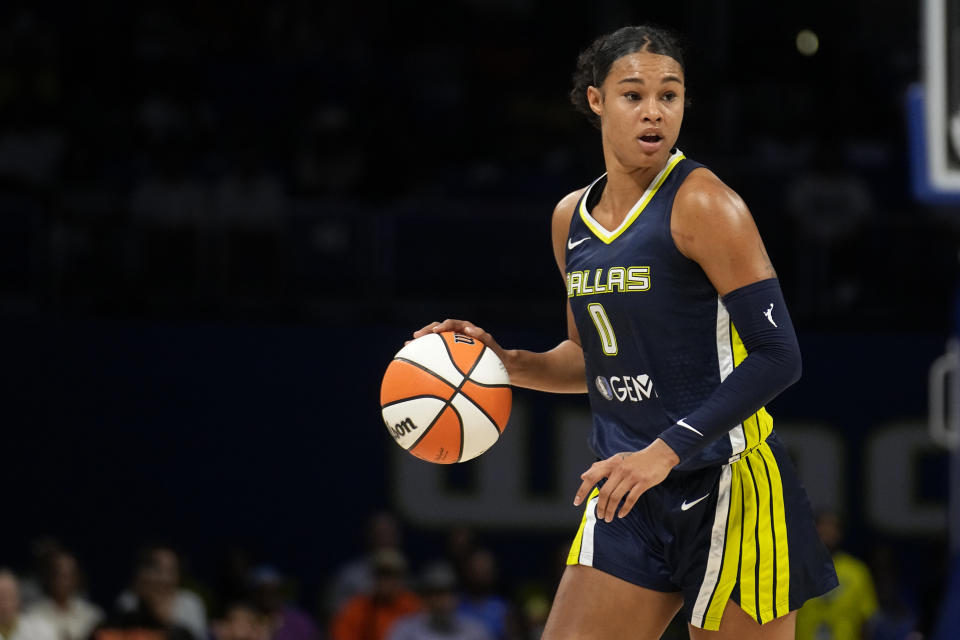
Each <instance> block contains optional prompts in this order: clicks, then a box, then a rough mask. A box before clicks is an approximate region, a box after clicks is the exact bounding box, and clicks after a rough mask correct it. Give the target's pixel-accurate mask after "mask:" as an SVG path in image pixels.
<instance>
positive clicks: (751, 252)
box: [670, 169, 777, 296]
mask: <svg viewBox="0 0 960 640" xmlns="http://www.w3.org/2000/svg"><path fill="white" fill-rule="evenodd" d="M670 233H671V234H672V235H673V241H674V243H675V244H676V246H677V249H679V250H680V252H681V253H682V254H683V255H685V256H687V257H688V258H690V259H691V260H693V261H695V262H696V263H697V264H699V265H700V267H701V268H702V269H703V271H704V273H706V274H707V277H708V278H709V279H710V282H712V283H713V286H714V288H716V290H717V293H718V294H719V295H721V296H723V295H726V294H727V293H729V292H731V291H733V290H734V289H739V288H740V287H744V286H746V285H748V284H751V283H754V282H757V281H758V280H765V279H767V278H775V277H776V275H777V274H776V272H775V271H774V270H773V265H772V264H771V263H770V258H769V257H768V256H767V251H766V249H765V248H764V246H763V241H762V240H761V239H760V232H759V231H758V230H757V225H756V223H755V222H754V220H753V216H752V215H750V210H749V209H747V205H746V204H745V203H744V202H743V200H742V199H741V198H740V196H739V195H737V193H736V192H735V191H733V189H731V188H730V187H728V186H727V185H725V184H724V183H723V182H721V181H720V179H719V178H717V176H715V175H714V174H713V173H712V172H710V171H708V170H706V169H697V170H695V171H693V172H692V173H691V174H690V175H689V176H688V177H687V179H686V180H685V181H684V182H683V185H682V186H681V187H680V190H679V191H678V192H677V196H676V198H675V199H674V203H673V213H672V217H671V220H670Z"/></svg>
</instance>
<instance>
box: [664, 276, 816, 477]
mask: <svg viewBox="0 0 960 640" xmlns="http://www.w3.org/2000/svg"><path fill="white" fill-rule="evenodd" d="M723 304H724V306H725V307H726V308H727V312H728V313H729V314H730V321H731V322H732V323H733V326H734V327H736V329H737V333H738V334H739V335H740V339H741V340H742V341H743V346H744V347H746V350H747V357H746V358H744V359H743V362H741V363H740V364H739V366H737V367H735V368H734V369H733V371H732V372H731V373H730V375H728V376H727V377H726V378H725V379H724V380H723V382H721V383H720V385H719V386H718V387H717V388H716V389H715V390H714V391H713V393H712V394H710V396H708V397H707V399H706V401H705V402H704V403H703V404H702V405H701V406H700V407H699V408H697V409H695V410H694V411H693V412H692V413H690V414H689V415H688V416H685V417H684V418H683V419H681V420H678V421H677V423H676V424H674V425H672V426H670V427H668V428H667V429H666V430H664V431H663V433H661V434H660V438H661V439H662V440H663V441H664V442H666V443H667V444H668V445H669V446H670V448H671V449H673V450H674V452H676V454H677V455H678V456H679V457H680V464H683V463H684V462H686V461H687V460H689V459H690V458H691V457H693V456H694V455H696V454H697V453H698V452H699V451H700V450H701V449H703V448H704V447H705V446H707V445H708V444H710V443H711V442H713V441H714V440H716V439H717V438H719V437H720V436H722V435H723V434H725V433H727V432H728V431H729V430H730V429H732V428H733V427H734V426H736V425H737V424H739V423H740V422H743V420H745V419H746V418H748V417H749V416H751V415H753V414H754V413H756V412H757V411H759V410H760V407H762V406H763V405H765V404H766V403H767V402H769V401H770V400H772V399H773V398H775V397H776V396H777V394H779V393H780V392H781V391H783V390H784V389H786V388H787V387H789V386H790V385H791V384H793V383H794V382H796V381H797V380H799V379H800V370H801V363H800V346H799V345H798V344H797V335H796V333H795V332H794V329H793V323H792V322H791V321H790V314H789V313H788V312H787V305H786V303H785V302H784V300H783V293H782V292H781V291H780V283H779V281H778V280H777V279H776V278H770V279H768V280H760V281H759V282H754V283H752V284H748V285H747V286H745V287H740V288H739V289H735V290H734V291H731V292H730V293H728V294H727V295H725V296H723Z"/></svg>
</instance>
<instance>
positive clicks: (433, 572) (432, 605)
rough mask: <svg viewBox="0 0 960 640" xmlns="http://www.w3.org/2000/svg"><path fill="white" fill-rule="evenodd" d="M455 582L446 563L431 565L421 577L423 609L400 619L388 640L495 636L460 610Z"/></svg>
mask: <svg viewBox="0 0 960 640" xmlns="http://www.w3.org/2000/svg"><path fill="white" fill-rule="evenodd" d="M456 583H457V580H456V575H455V574H454V572H453V569H452V568H451V567H450V565H448V564H447V563H445V562H439V563H434V564H432V565H430V566H428V567H427V568H426V569H425V570H424V572H423V574H422V576H421V578H420V581H419V587H420V596H421V597H422V598H423V604H424V610H423V611H422V612H419V613H412V614H410V615H408V616H404V617H402V618H400V619H399V620H397V623H396V624H395V625H394V626H393V629H392V630H391V631H390V633H389V634H388V636H387V638H388V640H444V639H449V640H492V637H491V636H490V634H489V633H488V632H487V629H486V628H485V627H484V626H483V624H482V623H481V622H479V621H478V620H474V619H473V618H470V617H468V616H465V615H463V614H460V613H457V595H456V592H455V588H456Z"/></svg>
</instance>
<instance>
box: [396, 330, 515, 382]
mask: <svg viewBox="0 0 960 640" xmlns="http://www.w3.org/2000/svg"><path fill="white" fill-rule="evenodd" d="M444 331H453V332H454V333H459V334H462V335H465V336H470V337H471V338H476V339H477V340H479V341H480V342H482V343H483V344H485V345H487V346H488V347H490V348H491V349H492V350H493V352H494V353H495V354H497V357H498V358H500V361H501V362H502V363H503V364H504V366H506V367H507V371H508V372H509V370H510V364H509V363H508V360H509V355H508V354H507V352H506V350H505V349H504V348H503V347H501V346H500V344H499V343H498V342H497V341H496V340H494V339H493V336H492V335H490V334H489V333H487V332H486V331H484V330H483V329H481V328H480V327H478V326H477V325H475V324H473V323H472V322H470V321H469V320H454V319H452V318H447V319H446V320H444V321H443V322H431V323H430V324H428V325H427V326H425V327H423V328H422V329H418V330H416V331H414V332H413V337H414V339H416V338H422V337H423V336H426V335H429V334H431V333H443V332H444Z"/></svg>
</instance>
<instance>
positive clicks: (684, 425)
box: [677, 420, 703, 438]
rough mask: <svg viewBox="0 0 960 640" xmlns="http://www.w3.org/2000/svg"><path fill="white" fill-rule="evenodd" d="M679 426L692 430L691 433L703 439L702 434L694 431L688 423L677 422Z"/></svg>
mask: <svg viewBox="0 0 960 640" xmlns="http://www.w3.org/2000/svg"><path fill="white" fill-rule="evenodd" d="M677 424H678V425H680V426H681V427H683V428H684V429H690V431H693V432H694V433H695V434H697V435H698V436H700V437H701V438H702V437H703V434H702V433H700V432H699V431H697V430H696V429H694V428H693V427H691V426H690V425H688V424H687V423H686V422H684V421H683V420H677Z"/></svg>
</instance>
